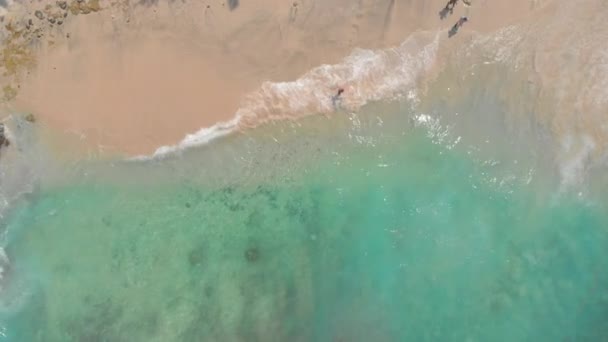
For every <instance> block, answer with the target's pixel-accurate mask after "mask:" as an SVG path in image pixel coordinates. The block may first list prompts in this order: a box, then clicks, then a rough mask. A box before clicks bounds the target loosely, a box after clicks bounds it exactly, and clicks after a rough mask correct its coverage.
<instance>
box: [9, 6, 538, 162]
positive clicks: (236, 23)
mask: <svg viewBox="0 0 608 342" xmlns="http://www.w3.org/2000/svg"><path fill="white" fill-rule="evenodd" d="M150 2H151V1H150ZM548 2H549V0H545V1H543V0H514V1H508V2H507V1H490V0H473V6H472V7H470V8H464V7H463V5H462V3H459V4H458V6H457V7H456V11H455V12H454V14H453V15H452V16H450V17H449V18H447V19H446V20H443V21H442V20H440V19H439V17H438V12H439V11H440V10H441V8H442V7H443V6H444V5H445V1H444V0H361V1H350V0H332V1H320V0H296V1H293V2H288V1H284V0H255V1H254V0H242V1H240V4H239V5H238V6H236V7H235V8H232V9H230V8H228V7H229V5H228V3H234V0H233V1H229V2H228V3H225V2H224V1H221V0H208V1H188V0H186V2H179V1H176V2H172V3H171V4H168V3H166V2H160V1H159V2H157V3H156V4H152V5H141V4H139V5H128V4H127V3H126V2H117V3H109V2H103V1H101V2H99V7H100V8H101V10H100V11H97V12H95V11H92V12H91V11H87V13H79V14H78V15H74V14H73V13H72V12H70V11H69V8H68V10H66V11H65V12H67V13H68V15H67V17H66V18H65V19H63V21H64V22H63V23H62V25H56V24H55V25H49V24H45V25H46V26H44V27H43V28H42V32H44V33H45V35H44V36H43V37H41V38H38V39H37V43H36V44H37V45H36V49H35V50H34V51H33V52H32V56H33V59H34V61H35V63H36V66H35V67H34V68H30V69H27V70H28V71H27V73H23V72H20V73H17V74H16V75H15V76H13V77H8V78H6V77H5V79H4V82H5V83H6V82H9V83H11V82H12V83H11V85H12V86H13V87H14V88H15V89H18V93H17V96H16V99H14V100H12V101H10V102H9V103H8V106H9V107H10V108H12V109H16V110H22V111H30V112H33V113H35V115H36V117H37V118H38V119H39V121H40V122H42V123H43V124H46V125H48V126H50V127H52V128H53V129H56V130H58V131H60V132H65V133H67V134H75V135H77V136H81V137H83V141H85V142H86V143H88V144H90V146H93V147H94V148H98V147H99V148H101V149H104V150H108V151H114V152H121V153H126V154H141V153H150V152H152V151H154V150H155V148H156V147H158V146H160V145H166V144H173V143H176V142H177V141H179V140H181V138H182V137H183V136H184V135H185V134H186V133H190V132H193V131H196V130H197V129H199V128H201V127H208V126H212V125H213V124H215V123H216V122H219V121H226V120H229V119H231V118H232V117H233V116H234V115H235V112H236V111H237V109H238V108H239V106H240V105H241V103H242V101H243V98H244V96H245V95H246V94H247V93H249V92H251V91H253V90H255V89H257V88H258V87H259V86H260V84H261V83H262V82H263V81H266V80H271V81H286V80H293V79H296V78H297V77H298V76H300V75H301V74H303V73H304V72H306V71H307V70H309V69H311V68H313V67H314V66H317V65H320V64H323V63H337V62H339V61H340V59H341V58H343V57H344V56H346V55H348V54H349V53H350V51H352V49H353V48H355V47H362V48H372V49H379V48H384V47H388V46H394V45H398V44H399V43H400V42H402V41H403V40H405V38H406V37H407V36H408V35H409V34H410V33H412V32H414V31H416V30H430V31H437V30H447V29H449V27H450V26H451V25H453V23H454V22H455V21H456V20H457V18H458V17H459V16H460V15H465V14H466V15H468V16H469V18H470V22H469V23H467V25H466V27H465V28H464V29H463V31H465V30H478V31H491V30H495V29H498V28H500V27H504V26H505V25H509V24H511V23H515V22H517V21H521V20H525V18H526V17H528V16H529V15H530V14H531V12H532V11H535V10H538V9H539V8H541V7H542V6H544V5H546V3H548ZM48 3H49V4H51V6H56V5H55V2H54V1H53V2H48ZM85 3H90V1H89V2H85ZM31 6H35V8H40V7H41V6H42V5H40V4H36V5H31ZM35 8H34V7H31V8H30V7H27V8H23V9H21V10H20V11H15V13H18V14H14V15H13V18H16V19H21V21H22V22H27V20H28V18H32V17H34V16H33V14H34V10H35ZM53 8H54V7H53ZM89 12H90V13H89ZM61 13H63V12H61ZM34 20H37V18H35V17H34ZM6 21H8V19H5V22H6ZM15 21H18V20H15ZM37 23H38V22H37V21H35V22H34V24H37ZM465 37H466V35H464V34H463V35H462V36H460V35H457V36H456V37H454V38H453V39H451V40H449V42H448V43H447V44H448V45H449V44H453V45H457V44H459V42H462V39H466V38H465ZM24 70H25V68H24ZM17 85H18V88H17Z"/></svg>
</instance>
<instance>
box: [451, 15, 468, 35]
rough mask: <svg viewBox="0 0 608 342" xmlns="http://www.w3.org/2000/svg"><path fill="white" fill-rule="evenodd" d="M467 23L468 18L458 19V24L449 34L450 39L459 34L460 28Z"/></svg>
mask: <svg viewBox="0 0 608 342" xmlns="http://www.w3.org/2000/svg"><path fill="white" fill-rule="evenodd" d="M467 21H469V19H468V18H467V17H461V18H460V19H458V21H457V22H456V24H454V26H452V28H451V29H450V32H448V37H452V36H453V35H455V34H456V33H458V30H459V29H460V27H461V26H462V25H464V23H466V22H467Z"/></svg>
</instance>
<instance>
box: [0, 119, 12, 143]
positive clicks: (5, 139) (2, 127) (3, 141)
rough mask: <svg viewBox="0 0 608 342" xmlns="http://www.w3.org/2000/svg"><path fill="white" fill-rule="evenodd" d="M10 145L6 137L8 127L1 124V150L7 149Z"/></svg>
mask: <svg viewBox="0 0 608 342" xmlns="http://www.w3.org/2000/svg"><path fill="white" fill-rule="evenodd" d="M9 144H10V141H9V140H8V137H7V136H6V127H5V126H4V124H3V123H0V148H2V147H6V146H8V145H9Z"/></svg>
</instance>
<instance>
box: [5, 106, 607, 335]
mask: <svg viewBox="0 0 608 342" xmlns="http://www.w3.org/2000/svg"><path fill="white" fill-rule="evenodd" d="M397 107H398V108H397ZM387 111H388V112H392V114H390V115H386V112H387ZM375 113H383V115H380V116H377V115H376V114H375ZM418 122H420V120H419V121H418ZM444 128H445V127H444ZM444 128H441V125H440V124H439V123H437V125H435V126H433V125H430V124H428V122H427V123H426V124H423V125H419V124H415V120H412V117H411V116H409V113H408V111H407V109H404V107H399V106H398V105H388V106H385V105H382V104H379V105H377V106H376V107H372V108H368V110H367V113H361V114H358V115H356V116H355V115H348V114H346V113H343V117H342V118H341V119H333V120H327V119H323V118H311V119H309V120H307V121H306V120H305V121H304V122H303V123H302V124H301V125H300V124H280V125H276V126H273V127H266V128H262V129H260V130H258V133H252V134H249V135H247V136H235V137H231V138H228V139H224V140H222V141H220V142H218V143H217V144H214V145H212V146H209V147H206V148H203V149H200V150H195V151H191V152H187V153H185V154H183V155H182V156H178V157H175V158H172V159H168V160H164V161H160V162H151V163H145V164H120V163H119V164H117V165H114V166H112V167H105V168H104V167H101V168H100V167H93V166H91V167H90V169H89V170H88V171H87V172H83V175H85V174H88V175H85V176H82V177H74V179H73V181H72V182H69V183H68V184H65V183H63V184H62V185H54V186H46V187H43V188H42V189H41V190H40V191H39V192H38V193H36V194H35V195H34V196H33V197H32V198H31V199H29V200H28V201H27V202H24V203H23V204H22V205H21V206H20V207H19V208H18V209H15V211H14V212H13V214H12V215H11V218H10V220H9V222H8V225H7V231H8V234H7V250H8V253H9V255H10V257H11V259H12V260H13V266H12V267H13V268H12V270H11V273H10V276H11V283H10V286H11V288H10V291H8V292H9V293H11V294H12V296H13V297H14V298H20V300H14V303H13V305H11V306H7V309H6V310H4V311H3V313H2V316H3V317H2V319H3V323H4V331H3V332H4V333H5V334H6V340H9V341H404V340H411V341H426V340H428V341H437V340H441V341H452V340H453V341H528V340H529V341H532V340H534V341H556V340H588V341H598V340H602V338H605V336H608V335H607V334H608V330H607V329H608V328H607V325H606V324H605V318H606V315H608V276H607V275H606V272H605V269H606V266H608V265H607V261H606V260H608V258H607V256H608V234H607V233H608V230H607V227H608V216H607V215H606V211H605V206H604V205H603V204H601V202H600V201H599V200H595V201H593V200H591V199H589V198H587V199H581V198H576V196H572V195H569V194H567V193H561V194H559V193H558V192H557V191H556V190H548V189H552V188H551V187H547V186H546V184H547V183H550V184H557V182H553V181H552V180H547V179H546V178H547V176H544V175H543V174H542V172H541V171H539V170H541V169H539V166H538V165H535V164H534V163H533V162H532V161H530V158H529V159H526V156H529V155H533V153H532V151H520V153H519V154H520V157H521V159H520V160H521V161H520V162H519V163H514V162H513V160H512V159H509V158H508V157H507V156H506V155H503V156H502V157H497V159H496V160H488V159H485V158H479V156H480V155H481V154H480V153H478V149H471V148H470V146H468V145H467V144H465V143H463V142H461V143H459V144H457V145H454V144H453V142H454V141H456V138H457V137H456V136H455V135H454V134H448V133H445V132H446V131H445V130H444ZM442 132H443V133H445V134H443V133H442ZM275 140H276V141H275ZM532 159H533V158H532ZM526 160H528V161H526ZM85 169H86V168H85ZM530 170H536V172H537V173H536V174H534V175H533V176H530V175H531V174H533V173H530ZM552 182H553V183H552ZM553 188H557V186H554V187H553ZM598 203H600V204H598ZM4 301H5V302H6V301H7V299H4ZM8 307H10V310H9V309H8Z"/></svg>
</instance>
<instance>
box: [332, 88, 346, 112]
mask: <svg viewBox="0 0 608 342" xmlns="http://www.w3.org/2000/svg"><path fill="white" fill-rule="evenodd" d="M342 93H344V88H338V93H337V94H336V95H334V96H332V97H331V104H332V105H333V106H334V109H336V110H337V109H338V106H339V105H340V102H341V101H342Z"/></svg>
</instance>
